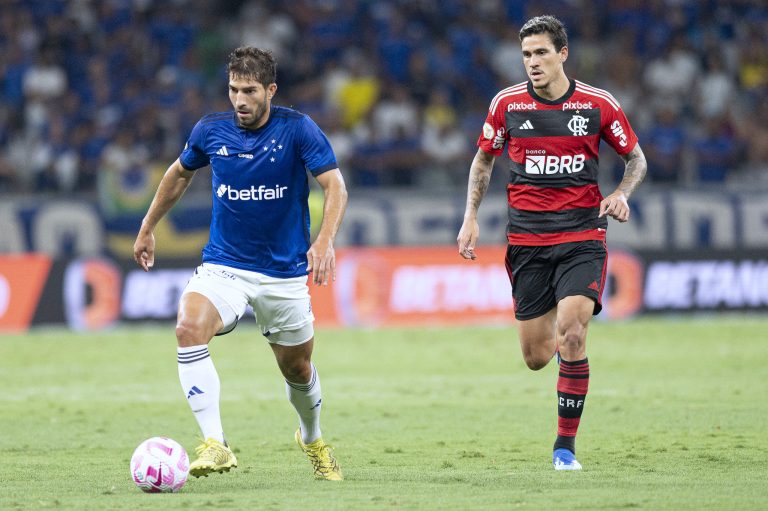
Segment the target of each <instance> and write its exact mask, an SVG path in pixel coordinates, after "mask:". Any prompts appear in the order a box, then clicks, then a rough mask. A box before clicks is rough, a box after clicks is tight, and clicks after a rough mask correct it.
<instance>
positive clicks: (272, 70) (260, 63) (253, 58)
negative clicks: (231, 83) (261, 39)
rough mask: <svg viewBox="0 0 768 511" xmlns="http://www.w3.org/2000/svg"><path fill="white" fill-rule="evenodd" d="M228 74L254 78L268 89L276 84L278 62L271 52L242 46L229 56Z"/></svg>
mask: <svg viewBox="0 0 768 511" xmlns="http://www.w3.org/2000/svg"><path fill="white" fill-rule="evenodd" d="M227 72H228V73H229V74H230V76H236V77H239V78H252V79H254V80H256V81H257V82H259V83H260V84H262V85H263V86H264V88H266V87H268V86H269V84H271V83H276V81H275V80H276V79H277V62H275V57H273V56H272V52H271V51H269V50H262V49H259V48H254V47H253V46H241V47H240V48H236V49H235V51H233V52H232V53H230V54H229V64H227Z"/></svg>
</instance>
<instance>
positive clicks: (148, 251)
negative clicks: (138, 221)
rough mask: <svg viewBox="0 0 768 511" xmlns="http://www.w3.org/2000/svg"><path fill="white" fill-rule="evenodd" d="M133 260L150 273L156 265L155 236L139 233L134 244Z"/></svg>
mask: <svg viewBox="0 0 768 511" xmlns="http://www.w3.org/2000/svg"><path fill="white" fill-rule="evenodd" d="M133 260H134V261H136V264H138V265H139V266H141V268H142V269H143V270H144V271H149V270H150V269H151V268H152V267H153V266H154V265H155V235H154V234H152V233H151V232H150V233H141V232H140V233H139V235H138V236H136V241H135V242H134V244H133Z"/></svg>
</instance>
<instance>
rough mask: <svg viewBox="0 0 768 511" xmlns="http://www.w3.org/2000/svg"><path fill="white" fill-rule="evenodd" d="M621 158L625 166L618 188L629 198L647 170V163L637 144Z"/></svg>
mask: <svg viewBox="0 0 768 511" xmlns="http://www.w3.org/2000/svg"><path fill="white" fill-rule="evenodd" d="M621 158H622V159H623V160H624V162H625V163H626V167H625V168H624V177H623V178H622V179H621V183H619V190H621V192H622V193H623V194H624V195H625V196H627V198H629V196H630V195H632V192H634V191H635V189H636V188H637V187H638V185H639V184H640V183H642V182H643V178H645V173H646V171H647V170H648V163H647V162H646V161H645V155H644V154H643V150H642V149H640V145H639V144H638V145H636V146H635V148H634V149H632V150H631V151H630V152H629V153H627V154H625V155H623V156H622V157H621Z"/></svg>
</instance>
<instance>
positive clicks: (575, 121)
mask: <svg viewBox="0 0 768 511" xmlns="http://www.w3.org/2000/svg"><path fill="white" fill-rule="evenodd" d="M588 122H589V119H587V118H586V117H582V116H580V115H577V114H574V116H573V117H571V120H570V121H568V129H569V130H571V133H573V136H574V137H578V136H581V135H586V134H587V123H588Z"/></svg>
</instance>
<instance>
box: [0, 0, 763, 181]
mask: <svg viewBox="0 0 768 511" xmlns="http://www.w3.org/2000/svg"><path fill="white" fill-rule="evenodd" d="M544 12H550V13H554V14H555V15H557V16H558V17H560V18H561V19H562V20H563V21H564V22H565V23H566V25H567V26H568V28H569V31H570V46H571V49H572V59H571V61H570V62H569V63H567V64H566V72H567V73H568V74H569V76H571V77H575V78H578V79H581V80H583V81H586V82H588V83H590V84H593V85H595V86H597V87H604V88H606V89H608V90H610V91H611V92H613V93H614V95H615V96H616V97H617V98H618V99H619V101H620V102H621V103H622V105H623V107H624V109H625V111H626V112H627V114H628V117H629V119H630V120H631V122H632V123H633V125H634V127H635V130H636V131H637V132H638V135H639V136H640V140H641V145H642V147H643V148H644V150H645V152H646V154H647V156H648V159H649V177H648V180H649V181H650V182H651V184H654V183H656V184H659V185H665V184H666V185H668V184H675V185H695V184H700V183H717V184H722V183H727V184H730V183H735V184H737V185H738V184H739V183H743V182H745V181H749V182H751V183H754V182H768V9H766V8H765V4H764V2H762V1H760V0H731V1H723V0H721V1H715V0H697V1H685V0H656V1H651V2H634V1H627V0H614V1H608V0H598V1H593V2H586V1H584V2H580V1H553V0H544V1H541V0H540V1H536V2H533V1H515V2H512V1H502V0H484V1H477V0H474V1H468V0H440V1H437V0H420V1H405V0H400V1H387V2H370V1H357V0H297V1H293V2H282V1H272V0H265V1H242V0H222V1H217V2H208V1H204V0H164V1H159V2H153V1H149V0H104V1H98V2H96V1H88V0H25V1H16V0H7V1H3V2H2V3H1V4H0V27H1V29H0V54H1V55H2V56H3V58H2V59H0V194H6V195H9V194H18V193H48V194H72V193H76V194H93V193H95V192H96V191H97V190H98V188H99V186H100V181H102V179H103V176H105V175H109V174H110V173H111V174H112V175H113V176H112V179H113V180H114V176H115V175H116V176H118V181H120V182H124V183H126V186H130V183H131V182H133V181H136V180H141V179H143V178H144V174H146V173H147V172H149V170H148V169H150V168H153V167H155V166H156V165H157V164H158V162H163V164H167V162H169V161H172V160H173V159H174V158H175V157H176V156H177V155H178V153H179V151H180V149H181V148H182V147H183V145H184V141H185V138H186V136H187V134H188V132H189V130H190V129H191V127H192V126H193V124H194V122H195V121H196V120H197V119H198V118H199V116H200V115H201V114H202V113H204V112H207V111H216V110H226V109H228V108H229V105H228V103H227V97H226V88H225V87H226V85H225V83H226V82H225V79H226V77H225V71H224V70H225V62H226V57H227V54H228V53H229V51H231V49H232V48H234V47H236V46H239V45H241V44H252V45H257V46H261V47H268V48H271V49H272V50H273V51H274V53H275V54H276V55H277V57H278V59H279V66H278V73H279V75H278V76H279V78H278V83H279V87H280V88H279V92H278V96H276V102H277V103H278V104H282V105H287V106H293V107H294V108H297V109H299V110H301V111H304V112H306V113H309V114H311V115H312V116H313V117H314V118H315V119H316V120H317V121H318V123H319V124H320V125H321V126H322V127H323V128H324V129H325V130H326V132H327V133H328V134H329V137H330V138H331V139H332V143H333V145H334V147H335V149H336V151H337V153H338V157H339V160H340V163H341V168H342V170H343V171H344V172H345V174H346V175H347V176H348V180H349V182H350V187H352V188H354V187H377V186H400V187H413V188H417V189H418V188H420V187H431V188H434V187H453V188H463V187H465V186H466V172H467V168H468V166H469V163H470V161H471V159H472V155H473V154H474V152H475V140H476V138H477V136H478V133H479V130H480V127H481V125H482V121H483V118H484V116H485V112H486V109H487V106H488V103H489V101H490V99H491V98H492V97H493V95H494V94H495V93H496V92H497V91H498V90H499V89H501V88H502V87H504V86H507V85H510V84H513V83H518V82H520V81H522V80H524V79H525V75H524V72H523V68H522V64H521V61H520V54H519V42H518V39H517V32H518V30H519V27H520V25H521V23H522V22H523V21H524V20H525V19H527V17H529V16H531V15H534V14H539V13H544ZM605 158H606V160H605V161H607V162H609V164H608V167H609V170H610V171H609V172H608V173H607V174H606V175H607V179H617V178H618V177H619V176H620V175H621V171H622V166H621V164H620V163H621V162H620V160H618V159H617V158H615V157H613V155H610V154H609V153H608V152H606V155H605ZM610 158H613V159H610ZM501 174H503V172H497V176H495V179H496V178H499V179H500V180H503V178H504V176H503V175H501Z"/></svg>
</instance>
